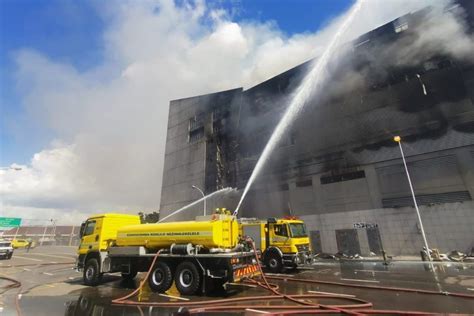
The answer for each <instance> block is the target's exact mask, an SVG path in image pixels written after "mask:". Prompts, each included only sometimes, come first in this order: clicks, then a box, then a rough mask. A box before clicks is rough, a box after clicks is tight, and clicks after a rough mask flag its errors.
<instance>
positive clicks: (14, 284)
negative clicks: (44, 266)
mask: <svg viewBox="0 0 474 316" xmlns="http://www.w3.org/2000/svg"><path fill="white" fill-rule="evenodd" d="M0 279H2V280H6V281H9V282H11V283H10V284H7V285H5V286H2V287H1V289H2V292H1V293H0V294H3V293H5V292H7V291H9V290H11V289H16V288H17V289H18V292H17V294H16V297H15V308H16V313H17V315H18V316H22V313H21V309H20V302H19V295H20V293H21V282H20V281H18V280H15V279H13V278H9V277H6V276H3V275H2V276H0Z"/></svg>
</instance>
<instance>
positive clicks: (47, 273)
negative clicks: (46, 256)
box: [41, 272, 54, 275]
mask: <svg viewBox="0 0 474 316" xmlns="http://www.w3.org/2000/svg"><path fill="white" fill-rule="evenodd" d="M41 273H43V274H46V275H54V274H52V273H49V272H41Z"/></svg>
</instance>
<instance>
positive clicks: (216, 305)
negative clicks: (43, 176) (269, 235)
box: [112, 239, 474, 315]
mask: <svg viewBox="0 0 474 316" xmlns="http://www.w3.org/2000/svg"><path fill="white" fill-rule="evenodd" d="M247 241H248V242H249V243H250V244H251V245H252V248H253V250H254V253H255V257H256V260H257V265H258V268H259V271H260V273H261V279H262V281H258V280H255V279H249V280H247V281H248V282H251V283H254V284H257V285H258V286H260V287H262V288H264V289H266V290H268V291H270V292H271V293H272V294H273V295H266V296H249V297H239V298H230V299H229V298H226V299H216V300H206V301H195V302H180V303H175V302H137V301H133V300H130V298H131V297H133V296H134V295H136V294H137V293H138V292H139V291H140V290H141V289H142V287H143V286H144V284H145V282H146V280H147V279H148V277H149V275H150V273H151V271H152V269H153V267H154V265H155V263H156V260H157V259H158V257H159V254H160V252H157V254H156V255H155V256H154V258H153V261H152V263H151V265H150V268H149V269H148V271H147V273H146V275H145V277H144V279H143V281H142V282H141V283H140V286H139V287H138V288H137V289H136V290H134V291H133V292H132V293H130V294H128V295H126V296H124V297H121V298H117V299H114V300H112V303H113V304H120V305H131V306H137V307H140V306H154V307H176V308H186V307H190V308H191V309H189V310H187V313H189V314H197V313H203V312H219V311H220V312H222V311H246V310H248V309H261V310H276V311H278V312H270V314H271V315H272V314H273V315H276V314H278V315H296V314H302V313H304V314H308V313H311V314H341V313H344V314H350V315H365V314H380V313H384V314H393V315H429V314H431V313H426V312H415V311H398V310H374V309H367V308H369V307H372V306H373V305H372V303H370V302H367V301H364V300H362V299H359V298H355V297H347V296H345V295H343V294H299V295H288V294H282V293H281V292H279V291H278V286H277V285H275V284H271V283H269V282H268V279H278V280H290V281H296V282H300V281H301V282H308V283H311V281H313V280H305V279H295V278H286V277H269V276H266V275H265V273H264V272H263V269H262V267H261V265H260V261H259V259H258V255H257V251H256V248H255V244H254V243H253V240H251V239H250V240H249V239H247ZM318 282H319V283H322V284H331V282H328V281H314V283H318ZM332 283H333V285H339V286H353V287H358V286H357V285H353V284H345V283H339V282H332ZM360 287H361V288H370V289H382V290H395V291H402V290H405V291H406V292H417V293H422V294H440V293H438V292H434V291H427V290H414V289H404V288H390V287H383V286H381V287H378V286H364V285H361V286H360ZM444 295H445V294H444ZM449 295H451V296H457V297H464V298H465V297H469V298H471V297H474V296H471V295H468V294H466V295H464V294H462V293H449ZM315 298H319V299H324V298H325V299H328V298H329V299H340V300H346V301H352V302H353V303H354V304H343V305H325V304H318V303H314V302H311V301H307V300H308V299H315ZM281 299H283V300H289V301H292V302H294V303H297V304H299V305H229V304H235V303H248V302H253V301H262V300H265V301H270V300H281Z"/></svg>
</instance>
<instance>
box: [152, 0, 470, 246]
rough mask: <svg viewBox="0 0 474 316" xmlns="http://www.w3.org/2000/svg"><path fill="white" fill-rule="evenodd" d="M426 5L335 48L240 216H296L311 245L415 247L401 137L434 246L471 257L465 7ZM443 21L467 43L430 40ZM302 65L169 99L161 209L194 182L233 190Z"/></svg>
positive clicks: (186, 198) (179, 200)
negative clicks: (334, 57)
mask: <svg viewBox="0 0 474 316" xmlns="http://www.w3.org/2000/svg"><path fill="white" fill-rule="evenodd" d="M434 11H435V10H433V9H432V8H427V9H425V10H421V11H418V12H415V13H411V14H407V15H405V16H402V17H400V18H398V19H396V20H394V21H392V22H390V23H388V24H386V25H383V26H381V27H379V28H377V29H375V30H373V31H371V32H369V33H367V34H364V35H362V36H360V37H359V38H357V39H356V40H354V41H353V42H351V43H349V44H347V45H345V46H344V47H342V48H341V50H342V49H343V50H344V53H343V54H344V56H345V57H344V58H342V59H341V60H342V61H341V62H338V63H337V64H335V65H330V67H331V72H332V76H331V79H330V80H329V82H327V83H326V85H325V88H324V94H323V95H318V96H316V97H313V98H312V99H311V100H309V101H308V104H307V105H306V106H305V109H304V111H303V113H301V115H300V116H299V118H298V119H297V120H296V122H295V123H294V124H293V125H292V126H291V128H290V129H289V130H288V131H287V133H286V136H285V137H284V139H281V140H280V143H279V146H278V148H277V149H276V150H275V151H274V152H273V154H272V158H271V159H270V161H269V162H268V164H267V165H266V167H265V170H264V172H263V173H262V175H261V176H260V177H259V178H258V179H257V181H256V183H255V184H254V185H253V186H252V189H251V191H250V194H249V195H248V197H247V198H246V200H245V201H244V203H243V207H242V210H241V215H242V216H244V217H260V218H264V217H269V216H272V217H275V216H284V215H296V216H299V217H301V218H303V219H304V220H305V221H306V223H307V226H308V229H309V231H310V236H311V240H312V245H313V249H314V250H315V251H316V252H321V251H323V252H333V253H334V252H337V251H343V252H346V253H353V254H354V253H359V254H366V253H369V252H374V253H380V252H381V250H382V249H385V251H387V252H388V253H389V254H394V255H400V254H416V253H418V252H419V250H420V249H421V248H422V238H421V233H420V228H419V227H418V224H417V220H416V213H415V211H414V209H413V201H412V198H411V195H410V190H409V186H408V181H407V178H406V174H405V171H404V168H403V163H402V160H401V156H400V151H399V149H398V145H397V143H395V142H394V141H393V136H395V135H400V136H401V137H402V140H403V145H404V149H405V155H406V156H407V162H408V168H409V170H410V173H411V176H412V180H413V184H414V188H415V193H416V197H417V201H418V203H419V205H420V210H421V213H422V214H421V216H422V218H423V220H424V225H425V231H426V233H427V237H428V241H429V243H430V246H431V247H433V248H439V249H441V250H442V251H448V250H453V249H458V250H460V251H470V249H471V247H473V246H474V240H473V234H472V233H473V228H472V227H474V203H473V202H472V197H473V196H474V61H473V59H474V57H473V56H470V55H472V50H470V47H469V45H473V46H471V48H472V47H474V44H473V43H472V39H473V37H472V33H473V30H474V27H473V25H474V22H473V21H474V20H473V14H474V4H473V3H472V2H470V1H458V3H457V4H455V5H453V6H452V7H450V8H447V9H446V10H444V11H443V12H437V13H436V12H434ZM446 19H456V23H458V24H459V25H461V26H462V33H463V36H465V39H464V42H462V43H463V45H464V46H463V45H461V44H459V43H458V44H459V45H455V44H452V45H450V44H449V39H448V38H443V36H442V35H441V34H439V36H438V41H437V40H436V38H435V39H433V32H436V27H435V26H436V25H438V26H440V27H442V25H441V24H442V23H441V21H445V20H446ZM448 36H449V35H448ZM449 37H450V38H451V39H453V40H454V36H449ZM443 43H444V44H443ZM465 46H467V47H465ZM309 67H311V61H309V62H306V63H304V64H301V65H299V66H297V67H295V68H293V69H290V70H288V71H286V72H284V73H282V74H280V75H278V76H276V77H273V78H271V79H269V80H267V81H265V82H263V83H261V84H259V85H257V86H254V87H252V88H250V89H248V90H244V89H242V88H238V89H233V90H228V91H222V92H217V93H212V94H207V95H202V96H196V97H191V98H185V99H179V100H173V101H171V102H170V112H169V120H168V134H167V143H166V156H165V165H164V175H163V186H162V195H161V212H162V214H164V215H167V214H169V213H170V212H171V211H173V210H176V209H177V208H179V207H182V206H184V205H186V204H188V203H190V202H192V201H195V200H196V199H198V198H199V197H200V195H199V192H197V191H196V190H194V189H193V188H192V186H193V185H195V186H197V187H200V188H202V189H203V190H204V192H205V193H211V192H214V191H215V190H217V189H221V188H224V187H237V188H239V189H243V188H244V187H245V185H246V183H247V180H248V179H249V177H250V174H251V172H252V170H253V168H254V167H255V164H256V162H257V159H258V157H259V155H260V154H261V152H262V150H263V148H264V146H265V144H266V143H267V141H268V139H269V138H270V135H271V133H272V132H273V129H274V128H275V126H276V124H277V123H278V121H279V120H280V118H281V117H282V114H283V113H284V111H285V109H286V107H287V106H288V104H289V100H290V98H291V97H292V95H293V94H294V92H295V89H297V87H298V85H299V83H300V82H301V80H303V78H304V75H305V73H306V71H307V69H308V68H309ZM237 198H238V197H237ZM236 202H237V201H236V200H235V199H228V200H227V201H226V205H225V206H226V207H228V208H232V207H235V206H236ZM219 203H222V201H219V202H215V203H210V204H209V205H208V210H209V209H211V208H212V207H213V206H216V205H217V204H219ZM213 204H215V205H213ZM201 210H202V208H201ZM198 211H199V210H198V209H196V211H195V212H198ZM194 215H196V213H193V214H191V212H190V214H189V215H187V216H188V218H189V217H192V216H194ZM181 216H186V215H181Z"/></svg>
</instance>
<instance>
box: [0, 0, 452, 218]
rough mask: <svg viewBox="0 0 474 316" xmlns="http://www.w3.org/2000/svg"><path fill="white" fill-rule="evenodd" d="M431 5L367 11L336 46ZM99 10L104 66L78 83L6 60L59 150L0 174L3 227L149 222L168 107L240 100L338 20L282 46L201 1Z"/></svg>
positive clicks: (256, 26) (164, 0)
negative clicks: (136, 217) (100, 220)
mask: <svg viewBox="0 0 474 316" xmlns="http://www.w3.org/2000/svg"><path fill="white" fill-rule="evenodd" d="M432 3H433V1H429V0H420V1H410V0H400V1H395V0H392V1H370V2H369V6H368V7H367V8H364V9H362V12H361V14H360V18H359V19H358V20H357V21H356V22H355V23H354V25H353V27H351V32H350V34H346V36H345V37H344V40H346V41H347V40H350V39H352V38H354V37H355V36H357V35H360V34H362V33H364V32H367V31H369V30H371V29H373V28H375V27H378V26H380V25H382V24H384V23H386V22H389V21H390V20H392V19H394V18H396V17H398V16H400V15H403V14H405V13H408V12H410V11H413V10H416V9H419V8H422V7H424V6H426V5H427V4H432ZM437 3H445V1H438V2H437ZM98 10H101V14H102V16H103V17H104V22H105V23H106V31H105V32H104V34H103V43H102V44H103V45H102V46H103V47H104V48H103V49H104V51H103V55H104V62H103V64H101V65H98V66H96V67H94V68H92V69H88V70H86V71H80V70H78V69H76V68H74V67H73V66H72V65H71V64H67V63H62V62H58V61H55V60H52V59H51V58H49V57H48V56H45V55H44V54H42V53H41V52H37V51H34V50H31V49H28V48H25V49H23V50H22V51H20V52H16V55H15V56H16V64H17V84H18V86H19V87H20V91H21V94H22V98H23V105H24V107H25V108H26V110H27V113H28V115H29V117H28V120H30V122H34V123H35V124H39V125H40V126H42V127H43V128H45V129H49V130H52V131H53V132H54V134H55V136H56V137H55V138H56V139H58V140H59V141H54V142H52V143H51V146H49V147H48V148H45V149H44V150H42V151H41V152H39V153H37V154H35V155H34V157H33V158H32V160H31V162H30V164H28V165H25V166H21V167H22V168H23V170H21V171H13V170H8V171H5V170H2V171H0V183H1V187H0V194H1V197H2V201H1V203H2V206H1V213H2V215H5V216H15V215H19V214H21V215H22V216H25V217H31V218H52V217H54V218H56V219H59V220H60V222H61V221H63V222H77V220H76V219H75V216H83V215H82V214H88V213H96V212H99V211H124V212H125V211H128V212H138V211H151V210H157V209H158V207H159V203H160V193H161V177H162V168H163V160H164V148H165V139H166V129H167V118H168V105H169V101H170V100H172V99H176V98H183V97H189V96H193V95H197V94H205V93H209V92H214V91H219V90H224V89H230V88H235V87H240V86H244V87H246V88H248V87H250V86H252V85H255V84H257V83H259V82H261V81H263V80H266V79H268V78H271V77H272V76H275V75H277V74H278V73H281V72H283V71H285V70H287V69H289V68H291V67H294V66H296V65H298V64H300V63H302V62H304V61H306V60H308V59H310V58H313V57H315V56H317V55H318V54H319V53H320V52H321V51H322V48H323V47H324V45H325V44H326V43H327V41H328V39H329V38H331V36H332V35H333V34H334V31H335V30H336V28H337V26H338V25H339V23H340V22H341V19H342V17H343V15H341V16H340V17H336V18H335V19H334V20H333V21H331V22H330V23H328V24H327V25H326V27H324V28H323V29H321V30H319V31H317V32H316V33H304V34H295V35H292V36H286V35H285V34H284V33H283V32H282V31H281V30H280V29H278V26H277V24H276V23H274V22H273V21H267V22H265V23H259V22H251V21H250V22H245V23H237V22H235V21H233V20H232V19H231V18H230V17H229V14H227V12H225V11H223V10H222V9H215V8H210V7H209V6H207V4H206V3H205V2H202V1H196V2H185V3H184V4H182V5H179V6H178V5H176V4H175V3H174V2H173V1H171V0H161V1H160V0H157V1H140V2H138V1H130V2H118V3H112V4H111V3H107V4H104V5H103V6H100V7H98ZM295 18H297V17H295ZM454 31H456V30H455V29H454ZM24 120H25V118H22V120H21V121H24ZM12 125H14V122H12ZM65 214H67V215H65Z"/></svg>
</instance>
